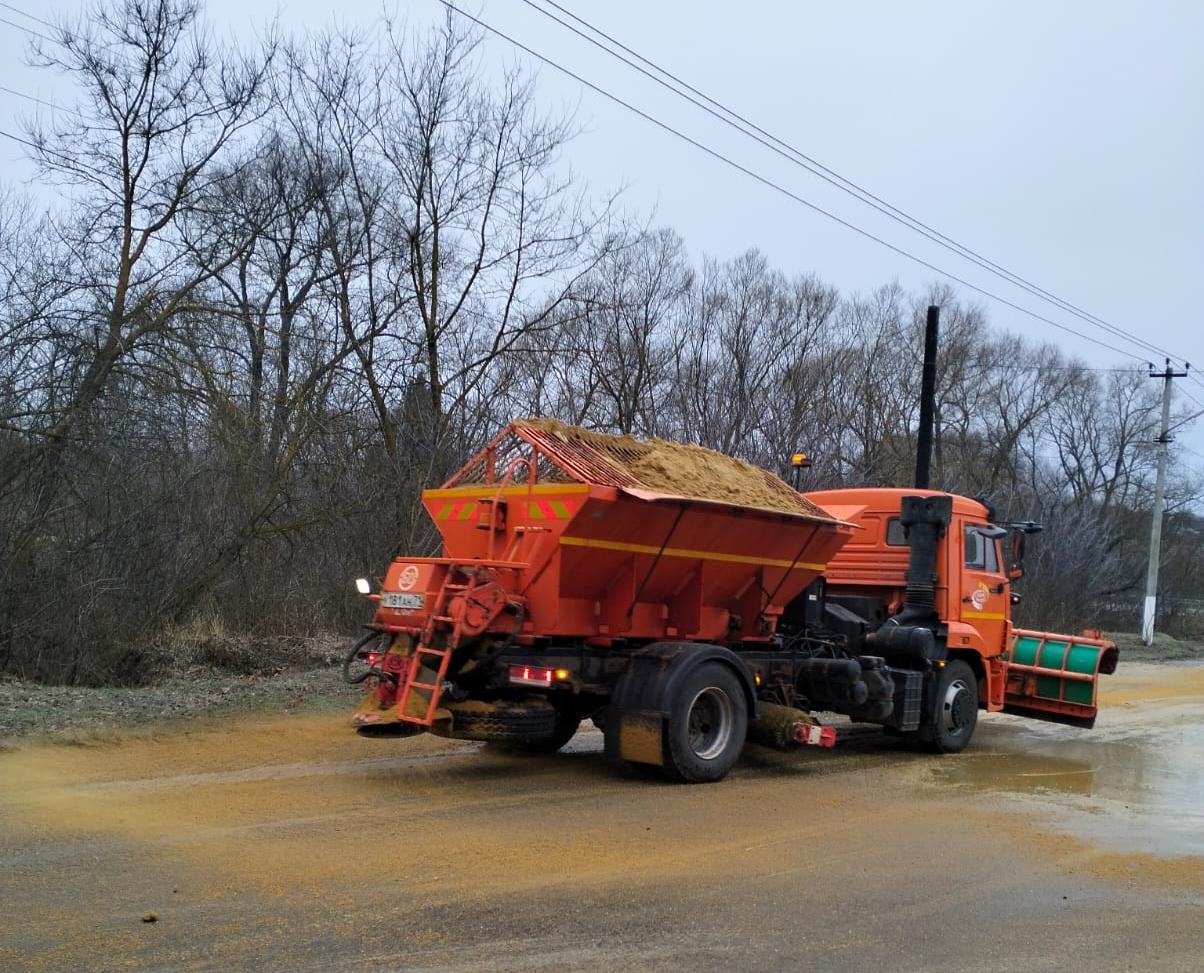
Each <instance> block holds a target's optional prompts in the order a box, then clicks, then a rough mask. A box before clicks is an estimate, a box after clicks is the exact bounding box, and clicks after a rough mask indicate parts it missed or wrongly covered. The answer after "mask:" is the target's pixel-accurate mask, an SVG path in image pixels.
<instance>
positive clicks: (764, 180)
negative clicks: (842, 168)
mask: <svg viewBox="0 0 1204 973" xmlns="http://www.w3.org/2000/svg"><path fill="white" fill-rule="evenodd" d="M439 3H441V4H442V5H443V6H445V7H447V8H448V9H449V10H452V11H454V12H455V13H457V14H459V15H460V16H461V17H464V18H465V19H466V20H470V21H472V22H473V23H474V24H476V25H477V26H479V27H482V28H484V29H485V30H487V31H489V32H490V33H491V34H494V35H496V36H497V37H500V38H502V39H503V40H505V41H507V42H509V43H510V44H512V45H513V46H515V47H517V48H518V49H519V50H521V51H525V52H526V53H527V54H529V55H531V56H532V57H534V58H536V59H538V60H539V61H541V62H543V63H544V64H546V65H548V66H549V67H551V68H555V69H556V70H557V71H559V72H561V73H562V74H564V75H566V76H567V77H570V78H572V79H573V80H574V81H576V82H577V83H578V84H581V85H583V86H585V87H586V88H589V89H590V90H591V91H593V92H595V93H597V94H599V95H602V97H604V98H607V99H609V100H610V101H613V102H614V103H615V104H617V105H619V106H621V107H623V108H626V109H627V110H628V111H630V112H632V113H633V114H635V115H638V116H639V117H641V118H643V119H644V120H645V121H648V122H651V123H652V124H653V125H655V126H656V127H657V128H660V129H662V130H663V131H666V132H668V133H669V134H671V135H674V136H676V137H677V138H679V139H681V140H682V141H683V142H686V143H688V144H689V145H692V146H694V148H696V149H699V150H700V151H702V152H705V153H706V154H707V155H709V156H711V157H712V158H714V159H718V160H719V161H720V162H723V163H724V164H725V165H728V166H730V167H731V168H733V169H735V170H736V171H738V172H741V173H743V174H744V175H746V176H748V177H749V178H751V179H755V180H756V181H757V182H759V183H761V184H762V185H763V186H767V187H768V188H770V189H773V190H775V191H776V192H779V193H781V194H782V195H783V196H786V197H787V198H789V199H792V200H794V201H795V202H796V203H799V204H800V205H802V206H805V207H807V208H808V209H810V210H811V211H813V212H815V213H819V214H820V215H821V216H825V217H827V218H828V219H830V220H832V221H834V222H836V223H839V224H840V225H841V226H843V227H845V228H846V229H849V230H852V231H853V232H854V233H856V234H858V235H859V236H862V237H865V238H866V239H867V240H872V241H873V242H874V243H877V244H879V245H881V246H883V247H886V248H887V249H888V250H891V251H892V252H894V253H897V254H899V255H900V256H902V257H906V258H907V259H908V260H911V261H913V262H914V263H917V264H919V265H920V266H921V267H925V268H927V269H928V270H931V271H932V272H933V273H936V274H940V275H941V276H942V277H945V278H947V279H948V280H951V281H954V282H956V283H958V284H961V285H962V286H963V287H967V288H969V289H970V290H972V291H975V292H976V293H978V294H982V295H983V296H984V297H988V298H990V299H991V300H993V301H998V302H999V303H1000V304H1003V305H1005V306H1007V307H1010V308H1012V309H1013V310H1015V311H1019V312H1020V313H1021V314H1025V315H1027V316H1028V317H1031V318H1033V319H1034V320H1037V321H1041V322H1043V323H1045V324H1048V325H1050V326H1051V327H1054V328H1057V329H1058V330H1060V331H1064V332H1066V333H1067V334H1072V335H1074V336H1075V337H1077V338H1082V339H1083V340H1084V341H1088V342H1090V343H1092V344H1094V345H1098V346H1099V347H1101V348H1106V349H1108V350H1109V351H1112V352H1115V353H1116V354H1118V355H1122V356H1124V357H1125V358H1130V359H1132V360H1134V361H1140V360H1141V359H1140V357H1139V356H1137V355H1134V354H1133V353H1132V352H1129V351H1125V350H1123V349H1121V348H1117V347H1116V346H1115V345H1112V344H1109V343H1108V342H1106V341H1102V340H1100V339H1099V338H1094V337H1092V336H1091V335H1088V334H1084V333H1083V332H1082V331H1078V330H1076V329H1074V328H1072V327H1070V326H1069V325H1066V324H1061V323H1059V322H1058V321H1054V320H1053V319H1052V318H1047V317H1045V316H1044V315H1042V314H1039V313H1037V312H1036V311H1033V310H1032V309H1030V308H1026V307H1024V306H1022V305H1020V304H1017V303H1015V302H1014V301H1011V300H1009V299H1008V298H1006V297H1003V296H1001V295H999V294H996V293H994V292H993V291H989V290H987V289H986V288H985V287H980V286H979V285H978V284H974V283H971V282H970V281H968V280H966V279H965V278H963V277H959V276H957V275H956V274H953V273H951V272H949V271H947V270H943V269H942V268H940V267H938V266H936V265H935V264H933V263H930V262H929V261H927V260H925V259H924V258H922V257H918V256H916V255H915V254H914V253H911V252H910V251H908V250H904V249H903V248H902V247H899V246H896V245H895V244H893V243H890V242H888V241H887V240H884V239H882V238H881V237H879V236H875V235H874V234H873V233H871V232H870V231H869V230H865V229H862V228H861V227H860V226H857V225H856V224H855V223H851V222H850V221H848V220H846V219H843V218H842V217H840V216H837V215H836V214H835V213H832V212H830V211H828V210H826V209H824V208H823V207H822V206H819V205H817V204H815V203H813V202H811V201H810V200H808V199H804V198H803V197H802V196H800V195H798V194H797V193H795V192H792V191H791V190H789V189H786V188H785V187H784V186H782V185H781V184H779V183H776V182H774V181H773V180H772V179H769V178H768V177H766V176H763V175H761V174H760V173H758V172H755V171H754V170H752V169H750V168H748V167H747V166H744V165H742V164H741V163H739V162H736V161H735V160H734V159H732V158H730V157H729V156H726V155H724V154H723V153H722V152H720V151H718V150H717V149H713V148H711V147H710V146H708V145H705V144H704V143H702V142H700V141H698V140H697V139H695V138H692V137H691V136H689V135H686V134H685V133H684V132H682V131H680V130H679V129H676V128H674V127H673V126H672V125H670V124H668V123H667V122H663V121H661V120H660V119H659V118H656V117H654V116H653V115H650V114H648V113H647V112H645V111H643V110H642V109H639V108H637V107H636V106H635V105H633V104H631V103H630V102H627V101H624V100H623V99H622V98H620V97H619V96H618V95H615V94H612V93H611V92H609V91H607V90H606V89H604V88H602V87H599V86H598V85H596V84H594V83H593V82H592V81H587V80H586V79H585V78H583V77H582V76H581V75H579V74H576V73H575V72H573V71H571V70H570V69H569V68H566V67H565V66H564V65H562V64H560V63H559V62H557V61H554V60H552V58H550V57H547V56H546V55H543V54H540V53H539V52H538V51H535V50H533V49H532V48H530V47H528V46H527V45H526V44H523V43H522V42H521V41H518V40H516V39H515V38H513V37H511V36H510V35H509V34H507V33H505V32H504V31H502V30H499V29H498V28H497V27H494V26H492V25H491V24H487V23H486V22H485V21H483V20H481V19H480V18H478V17H474V16H473V15H472V14H470V13H466V12H465V11H463V10H461V9H460V8H459V7H457V6H456V5H455V4H454V3H452V2H451V0H439Z"/></svg>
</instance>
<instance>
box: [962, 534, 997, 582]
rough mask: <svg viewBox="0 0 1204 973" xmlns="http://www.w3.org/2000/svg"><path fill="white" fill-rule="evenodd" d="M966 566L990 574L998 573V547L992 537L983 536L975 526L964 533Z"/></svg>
mask: <svg viewBox="0 0 1204 973" xmlns="http://www.w3.org/2000/svg"><path fill="white" fill-rule="evenodd" d="M965 549H966V567H968V568H977V569H978V570H980V571H986V572H988V573H990V574H998V573H999V548H998V547H997V546H996V544H995V539H994V538H993V537H983V536H982V534H980V533H979V532H978V531H977V530H976V529H975V528H973V527H967V528H966V533H965Z"/></svg>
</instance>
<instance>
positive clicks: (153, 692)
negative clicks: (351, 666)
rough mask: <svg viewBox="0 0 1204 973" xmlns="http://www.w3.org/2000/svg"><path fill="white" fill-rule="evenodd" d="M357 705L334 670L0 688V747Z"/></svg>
mask: <svg viewBox="0 0 1204 973" xmlns="http://www.w3.org/2000/svg"><path fill="white" fill-rule="evenodd" d="M358 698H359V695H358V693H357V692H356V690H355V689H354V688H352V687H350V686H347V685H346V684H344V683H343V681H342V679H341V678H340V676H339V672H338V670H337V669H333V668H326V667H323V668H316V669H306V670H294V671H285V672H280V673H274V674H270V675H257V674H251V675H235V674H229V673H221V672H212V671H210V672H204V673H198V674H194V675H189V676H175V677H171V678H168V679H166V680H164V681H162V682H159V683H156V684H155V685H151V686H139V687H136V688H129V689H124V688H103V689H93V688H86V687H79V686H42V685H37V684H35V683H28V682H0V748H3V747H4V746H5V745H6V744H12V743H16V742H18V741H23V742H28V741H36V740H40V739H47V740H51V741H56V742H62V743H88V742H98V741H102V740H104V739H106V738H108V737H111V736H113V735H116V734H118V733H120V735H123V736H124V735H128V734H130V733H134V734H136V733H137V732H138V730H139V729H146V730H148V731H149V730H153V729H155V728H157V727H161V726H163V725H164V724H165V723H181V722H185V721H192V722H196V721H198V720H206V719H210V718H216V717H224V716H234V715H242V714H246V713H250V712H262V713H263V714H264V715H265V716H279V715H286V714H292V713H303V712H304V713H310V712H321V711H326V710H334V709H338V708H345V709H347V711H348V712H350V711H351V709H352V708H353V707H354V706H355V703H356V702H357V701H358Z"/></svg>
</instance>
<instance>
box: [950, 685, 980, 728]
mask: <svg viewBox="0 0 1204 973" xmlns="http://www.w3.org/2000/svg"><path fill="white" fill-rule="evenodd" d="M977 709H978V701H977V700H976V699H975V698H974V696H973V694H972V693H971V692H970V687H969V686H967V685H966V683H965V682H964V681H963V680H961V679H954V680H953V681H952V682H951V683H949V687H948V688H947V689H946V690H945V699H944V700H943V702H942V705H941V721H942V723H943V725H944V727H945V732H947V733H949V734H951V735H953V736H957V735H959V734H961V733H964V732H965V731H966V729H967V728H968V727H969V725H970V723H971V722H972V721H973V719H974V715H975V711H976V710H977Z"/></svg>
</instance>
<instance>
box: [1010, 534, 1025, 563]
mask: <svg viewBox="0 0 1204 973" xmlns="http://www.w3.org/2000/svg"><path fill="white" fill-rule="evenodd" d="M1023 561H1024V534H1023V533H1022V532H1021V531H1016V532H1015V533H1013V534H1012V564H1015V565H1019V564H1021V563H1022V562H1023Z"/></svg>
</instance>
